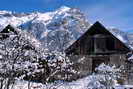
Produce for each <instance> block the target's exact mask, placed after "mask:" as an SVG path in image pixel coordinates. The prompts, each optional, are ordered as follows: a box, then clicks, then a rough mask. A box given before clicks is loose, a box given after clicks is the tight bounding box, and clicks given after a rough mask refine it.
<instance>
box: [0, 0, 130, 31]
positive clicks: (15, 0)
mask: <svg viewBox="0 0 133 89" xmlns="http://www.w3.org/2000/svg"><path fill="white" fill-rule="evenodd" d="M61 6H68V7H74V8H79V9H80V10H81V11H82V12H83V13H84V14H85V15H86V18H87V19H88V20H89V21H90V23H94V22H95V21H100V22H102V23H103V24H104V25H105V26H107V27H116V28H119V29H121V30H124V31H128V30H133V23H132V21H133V0H0V10H10V11H16V12H32V11H41V12H47V11H53V10H55V9H57V8H59V7H61Z"/></svg>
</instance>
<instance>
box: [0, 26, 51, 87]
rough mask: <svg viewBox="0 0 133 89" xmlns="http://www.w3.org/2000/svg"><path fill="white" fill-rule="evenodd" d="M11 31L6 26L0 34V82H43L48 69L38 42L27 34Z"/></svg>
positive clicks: (43, 51) (9, 27)
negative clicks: (18, 80) (16, 80)
mask: <svg viewBox="0 0 133 89" xmlns="http://www.w3.org/2000/svg"><path fill="white" fill-rule="evenodd" d="M11 29H14V28H12V27H11V26H7V27H6V28H5V29H4V31H3V33H2V32H1V40H0V56H1V58H0V59H1V60H0V64H1V65H0V77H1V80H2V79H3V80H8V82H7V85H9V84H10V82H12V81H11V80H15V78H17V79H18V78H19V79H26V80H40V81H41V82H45V80H46V77H47V76H48V74H49V67H48V64H47V61H46V59H45V50H44V49H43V47H41V44H40V42H39V41H38V40H36V39H35V38H34V37H33V36H32V35H31V34H29V33H27V32H24V31H21V30H19V29H15V30H14V31H15V32H13V30H11ZM10 30H11V31H10ZM42 75H43V76H42ZM38 76H41V77H38ZM1 83H4V81H3V82H1Z"/></svg>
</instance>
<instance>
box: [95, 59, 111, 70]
mask: <svg viewBox="0 0 133 89" xmlns="http://www.w3.org/2000/svg"><path fill="white" fill-rule="evenodd" d="M101 63H105V64H108V63H109V57H95V58H93V60H92V72H96V71H95V68H96V67H98V66H99V65H100V64H101Z"/></svg>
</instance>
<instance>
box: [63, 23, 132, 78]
mask: <svg viewBox="0 0 133 89" xmlns="http://www.w3.org/2000/svg"><path fill="white" fill-rule="evenodd" d="M130 51H131V50H130V48H129V47H128V46H127V45H125V44H124V43H123V42H122V41H120V40H119V39H118V38H116V37H115V36H114V35H113V34H112V33H111V32H110V31H108V30H107V29H106V28H105V27H104V26H103V25H102V24H101V23H99V22H96V23H95V24H93V25H92V26H91V27H90V28H89V29H88V30H87V31H86V32H85V33H84V34H83V35H82V36H81V37H80V38H79V39H78V40H77V41H75V42H74V43H73V44H72V45H71V46H70V47H69V48H67V49H66V50H65V52H66V54H67V55H68V56H69V57H70V59H71V61H72V62H73V63H74V69H75V70H77V71H78V72H79V75H78V76H79V77H83V76H86V75H88V74H91V73H92V72H95V68H96V67H97V66H98V65H100V64H101V63H105V64H115V65H116V66H118V67H119V66H121V65H125V61H126V60H127V58H126V54H127V53H128V52H130Z"/></svg>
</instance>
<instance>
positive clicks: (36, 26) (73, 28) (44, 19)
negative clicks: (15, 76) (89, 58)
mask: <svg viewBox="0 0 133 89" xmlns="http://www.w3.org/2000/svg"><path fill="white" fill-rule="evenodd" d="M8 24H11V25H13V26H15V27H19V28H21V29H23V30H27V31H28V32H30V33H32V34H33V35H34V36H35V37H36V38H37V39H39V40H40V41H41V42H42V44H43V45H44V46H45V47H48V48H49V49H50V50H55V49H57V50H58V49H59V48H60V49H62V50H63V49H64V48H66V47H68V44H69V45H70V44H71V43H72V42H73V41H75V40H76V39H77V38H78V37H79V36H80V35H81V34H83V33H84V32H85V31H86V30H87V28H88V27H89V26H90V24H89V23H88V21H87V20H86V18H85V16H84V15H83V14H82V13H81V12H80V10H78V9H74V8H69V7H65V6H63V7H61V8H59V9H57V10H56V11H54V12H47V13H40V12H33V13H20V14H19V13H14V12H8V11H0V28H1V29H2V28H4V27H5V26H6V25H8ZM63 35H65V36H66V37H65V38H62V37H64V36H63ZM55 38H56V39H55ZM66 42H68V43H66ZM58 45H59V46H58Z"/></svg>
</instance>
